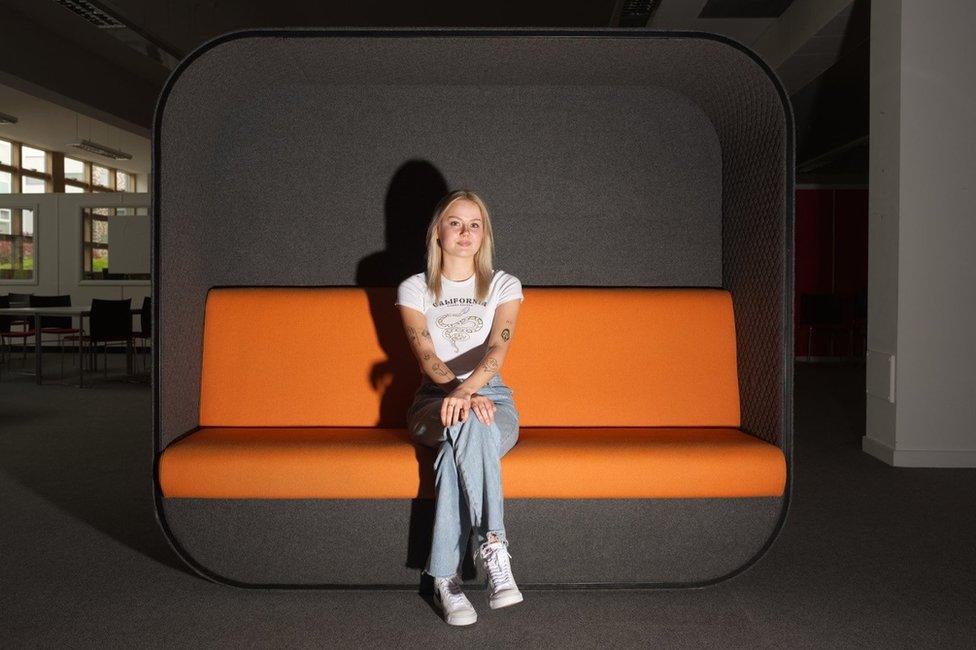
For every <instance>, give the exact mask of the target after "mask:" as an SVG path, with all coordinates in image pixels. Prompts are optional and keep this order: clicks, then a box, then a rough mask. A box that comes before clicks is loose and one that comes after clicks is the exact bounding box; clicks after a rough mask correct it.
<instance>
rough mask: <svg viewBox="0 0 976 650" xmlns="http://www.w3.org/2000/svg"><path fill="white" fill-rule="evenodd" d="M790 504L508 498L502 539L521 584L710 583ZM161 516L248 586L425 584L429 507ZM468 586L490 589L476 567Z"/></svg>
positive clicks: (197, 511) (198, 555) (225, 510)
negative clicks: (505, 534) (783, 507)
mask: <svg viewBox="0 0 976 650" xmlns="http://www.w3.org/2000/svg"><path fill="white" fill-rule="evenodd" d="M781 503H782V499H780V498H740V499H579V500H563V499H551V500H550V499H506V501H505V530H506V533H507V535H508V538H509V552H510V553H511V554H512V568H513V570H514V572H515V576H516V579H517V580H518V581H519V583H520V584H523V585H529V584H558V583H613V582H624V583H636V582H646V583H688V582H706V581H711V580H715V579H718V578H722V577H724V576H725V575H726V574H728V573H730V572H732V571H735V570H736V569H738V568H739V567H741V566H743V565H744V564H746V563H747V562H748V561H749V560H751V559H752V558H753V557H754V556H755V555H756V554H757V553H758V552H759V551H760V549H761V548H762V547H763V545H764V544H765V543H766V541H767V540H768V539H769V537H770V536H771V534H772V532H773V529H774V527H775V523H776V520H777V518H778V516H779V512H780V508H781ZM163 506H164V510H165V514H166V520H167V521H168V522H169V525H170V526H171V528H172V530H173V532H174V533H175V534H176V536H177V538H178V539H179V540H180V544H181V545H183V547H184V548H185V550H186V551H188V552H189V554H190V555H191V556H192V557H193V558H194V559H195V560H196V561H197V562H199V563H200V564H202V565H203V566H204V567H205V568H206V569H207V570H209V571H210V572H213V573H216V574H218V575H220V576H221V577H222V578H225V579H229V580H233V581H235V582H241V583H248V584H251V585H307V586H312V585H327V584H355V585H371V584H372V585H380V584H400V585H416V584H417V583H418V581H419V580H420V579H421V570H422V569H423V567H424V563H425V562H426V559H427V555H428V553H429V551H430V534H431V528H432V522H433V508H432V501H431V500H429V499H413V500H408V499H307V500H306V499H301V500H293V499H283V500H278V499H271V500H252V499H240V500H229V499H228V500H225V499H163ZM470 549H471V550H470V551H469V555H470V554H471V552H473V550H474V547H473V545H470ZM462 576H463V577H464V578H465V579H467V580H468V581H470V582H472V583H475V584H482V583H483V581H484V572H483V569H481V568H480V567H479V566H477V565H475V564H474V563H473V562H472V561H471V559H470V558H468V559H466V560H465V563H464V566H463V571H462Z"/></svg>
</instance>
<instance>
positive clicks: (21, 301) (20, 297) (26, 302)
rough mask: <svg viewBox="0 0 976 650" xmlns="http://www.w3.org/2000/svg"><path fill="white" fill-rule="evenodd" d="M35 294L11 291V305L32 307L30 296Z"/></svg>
mask: <svg viewBox="0 0 976 650" xmlns="http://www.w3.org/2000/svg"><path fill="white" fill-rule="evenodd" d="M32 295H33V294H30V293H10V294H9V295H8V297H9V298H10V306H11V307H30V297H31V296H32Z"/></svg>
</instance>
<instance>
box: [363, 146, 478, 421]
mask: <svg viewBox="0 0 976 650" xmlns="http://www.w3.org/2000/svg"><path fill="white" fill-rule="evenodd" d="M451 189H455V188H449V187H448V186H447V181H446V180H445V179H444V176H443V175H442V174H441V173H440V171H438V170H437V168H436V167H434V166H433V165H432V164H430V163H428V162H426V161H417V160H413V161H409V162H407V163H405V164H404V165H402V166H401V167H400V168H399V169H398V170H397V172H396V173H395V174H394V175H393V178H392V180H391V182H390V185H389V190H388V191H387V194H386V204H385V209H384V212H385V215H384V219H385V224H384V225H385V228H386V233H385V237H384V240H385V242H386V248H385V249H384V250H381V251H377V252H375V253H372V254H370V255H367V256H366V257H364V258H363V259H362V260H360V262H359V267H358V268H357V269H356V285H357V286H360V287H390V288H391V289H390V290H389V291H370V292H368V294H367V295H368V296H369V301H370V305H369V309H370V316H371V319H372V322H373V326H374V327H375V328H376V340H377V341H378V342H379V344H380V346H381V347H382V348H383V353H384V359H385V360H384V361H383V362H381V363H377V364H376V365H375V366H373V368H372V369H371V372H370V383H371V385H372V386H373V388H374V389H375V390H376V391H378V392H382V394H383V399H382V402H381V406H380V413H379V414H378V416H379V417H378V419H377V423H376V426H382V424H381V423H384V422H401V421H403V420H404V419H405V416H406V410H407V407H409V405H410V400H412V398H413V392H414V390H416V388H417V387H418V386H419V382H420V376H419V373H418V370H417V361H416V359H415V358H414V356H413V352H412V351H411V350H410V347H409V345H408V344H407V338H406V335H405V334H404V332H403V325H402V323H401V320H400V315H399V311H398V307H396V306H395V305H394V302H396V288H397V286H398V285H399V284H400V282H402V281H403V280H404V279H405V278H407V277H408V276H410V275H413V274H414V273H420V272H421V271H424V270H426V268H427V245H426V241H425V237H426V235H427V225H428V224H429V223H430V219H431V216H433V213H434V208H435V207H436V206H437V203H438V201H440V200H441V198H442V197H443V196H444V195H445V194H447V193H448V192H449V191H451ZM475 189H476V188H475ZM488 200H490V197H488ZM488 208H489V210H490V209H491V204H490V203H489V205H488Z"/></svg>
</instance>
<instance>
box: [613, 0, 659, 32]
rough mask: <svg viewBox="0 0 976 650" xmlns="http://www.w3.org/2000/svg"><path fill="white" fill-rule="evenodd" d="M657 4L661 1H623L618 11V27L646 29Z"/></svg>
mask: <svg viewBox="0 0 976 650" xmlns="http://www.w3.org/2000/svg"><path fill="white" fill-rule="evenodd" d="M659 4H661V0H624V3H623V7H621V9H620V27H647V23H648V21H649V20H650V19H651V14H652V13H654V10H655V9H657V6H658V5H659Z"/></svg>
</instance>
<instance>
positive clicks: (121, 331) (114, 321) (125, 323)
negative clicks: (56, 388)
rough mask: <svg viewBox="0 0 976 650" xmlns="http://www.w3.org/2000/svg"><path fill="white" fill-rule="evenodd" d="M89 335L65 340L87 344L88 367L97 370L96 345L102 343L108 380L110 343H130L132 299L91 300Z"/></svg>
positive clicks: (70, 336)
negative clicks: (89, 359)
mask: <svg viewBox="0 0 976 650" xmlns="http://www.w3.org/2000/svg"><path fill="white" fill-rule="evenodd" d="M89 330H90V332H91V333H90V334H71V335H68V336H66V337H64V338H65V340H66V341H67V340H72V341H74V340H77V341H78V343H79V345H81V344H83V343H85V342H87V343H88V352H89V356H90V358H91V362H90V367H91V369H92V370H96V369H97V363H96V362H97V358H98V357H97V351H96V346H97V344H98V343H103V344H104V346H103V348H104V357H103V365H104V366H105V377H106V378H108V346H109V344H110V343H124V344H125V345H127V346H128V345H131V342H132V298H125V299H124V300H102V299H99V298H93V299H92V302H91V317H90V318H89Z"/></svg>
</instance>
